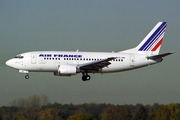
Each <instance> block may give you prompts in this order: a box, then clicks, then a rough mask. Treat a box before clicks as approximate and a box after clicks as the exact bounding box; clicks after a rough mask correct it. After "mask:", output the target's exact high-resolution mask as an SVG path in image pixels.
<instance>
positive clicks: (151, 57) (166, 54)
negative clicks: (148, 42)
mask: <svg viewBox="0 0 180 120" xmlns="http://www.w3.org/2000/svg"><path fill="white" fill-rule="evenodd" d="M170 54H173V52H169V53H164V54H159V55H154V56H148V57H147V59H158V58H162V57H165V56H168V55H170Z"/></svg>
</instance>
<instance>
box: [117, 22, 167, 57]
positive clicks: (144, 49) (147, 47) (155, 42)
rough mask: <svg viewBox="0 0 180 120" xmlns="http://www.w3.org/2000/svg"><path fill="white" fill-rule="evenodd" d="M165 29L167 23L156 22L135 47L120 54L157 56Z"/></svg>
mask: <svg viewBox="0 0 180 120" xmlns="http://www.w3.org/2000/svg"><path fill="white" fill-rule="evenodd" d="M166 27H167V22H158V23H157V24H156V26H155V27H154V28H153V29H152V30H151V31H150V32H149V33H148V35H147V36H146V37H145V38H144V39H143V40H142V42H141V43H140V44H139V45H138V46H137V47H135V48H132V49H129V50H125V51H121V52H126V53H141V54H148V55H158V54H159V51H160V48H161V44H162V40H163V37H164V33H165V30H166Z"/></svg>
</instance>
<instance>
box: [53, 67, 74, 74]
mask: <svg viewBox="0 0 180 120" xmlns="http://www.w3.org/2000/svg"><path fill="white" fill-rule="evenodd" d="M76 73H77V67H76V66H75V65H59V66H58V72H54V75H56V76H71V75H75V74H76Z"/></svg>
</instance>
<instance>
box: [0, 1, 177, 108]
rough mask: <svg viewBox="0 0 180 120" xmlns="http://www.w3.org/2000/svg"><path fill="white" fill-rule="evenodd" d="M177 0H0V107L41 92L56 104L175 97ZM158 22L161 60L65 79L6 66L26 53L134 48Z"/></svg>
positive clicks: (166, 101) (157, 100)
mask: <svg viewBox="0 0 180 120" xmlns="http://www.w3.org/2000/svg"><path fill="white" fill-rule="evenodd" d="M179 4H180V1H175V0H174V1H168V0H159V1H156V0H151V1H142V0H136V1H132V0H127V1H125V0H111V1H110V0H98V1H97V0H91V1H89V0H75V1H74V0H69V1H64V0H51V1H49V0H31V1H24V0H16V1H7V0H0V55H1V57H0V106H3V105H10V102H11V101H12V100H14V99H16V98H28V97H29V96H33V95H41V94H45V95H47V96H48V97H49V98H50V102H51V103H54V102H58V103H61V104H69V103H73V104H83V103H91V102H94V103H111V104H119V105H123V104H134V105H135V104H137V103H142V104H145V105H146V104H150V105H152V104H153V103H159V104H169V103H179V102H180V96H179V92H180V87H179V86H180V74H179V67H180V66H179V60H180V49H179V45H180V34H179V31H180V23H179V21H180V13H179V11H180V8H179ZM159 21H166V22H167V24H168V26H167V29H166V33H165V36H164V39H163V43H162V46H161V51H160V53H165V52H175V53H174V54H173V55H170V56H167V57H165V58H164V61H163V62H162V63H159V64H156V65H152V66H148V67H144V68H141V69H137V70H132V71H127V72H120V73H110V74H103V75H101V74H90V75H91V80H90V81H87V82H83V81H82V80H81V76H82V75H81V74H77V75H75V76H72V77H59V76H54V75H53V74H52V73H30V79H28V80H26V79H25V78H24V76H25V75H24V74H22V73H19V72H18V71H17V70H15V69H12V68H10V67H8V66H6V65H5V62H6V61H7V60H8V59H11V58H13V57H14V56H15V55H17V54H20V53H24V52H29V51H49V50H56V51H76V50H77V49H79V51H93V52H95V51H99V52H111V51H115V52H118V51H121V50H126V49H129V48H133V47H135V46H137V45H138V44H139V43H140V42H141V40H142V39H143V38H144V37H145V36H146V35H147V34H148V33H149V31H150V30H151V29H152V28H153V27H154V26H155V25H156V24H157V22H159Z"/></svg>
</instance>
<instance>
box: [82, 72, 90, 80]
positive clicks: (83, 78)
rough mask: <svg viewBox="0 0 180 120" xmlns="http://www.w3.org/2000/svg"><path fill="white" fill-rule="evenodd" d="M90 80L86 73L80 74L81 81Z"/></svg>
mask: <svg viewBox="0 0 180 120" xmlns="http://www.w3.org/2000/svg"><path fill="white" fill-rule="evenodd" d="M90 79H91V76H89V75H88V73H82V80H83V81H88V80H90Z"/></svg>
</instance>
